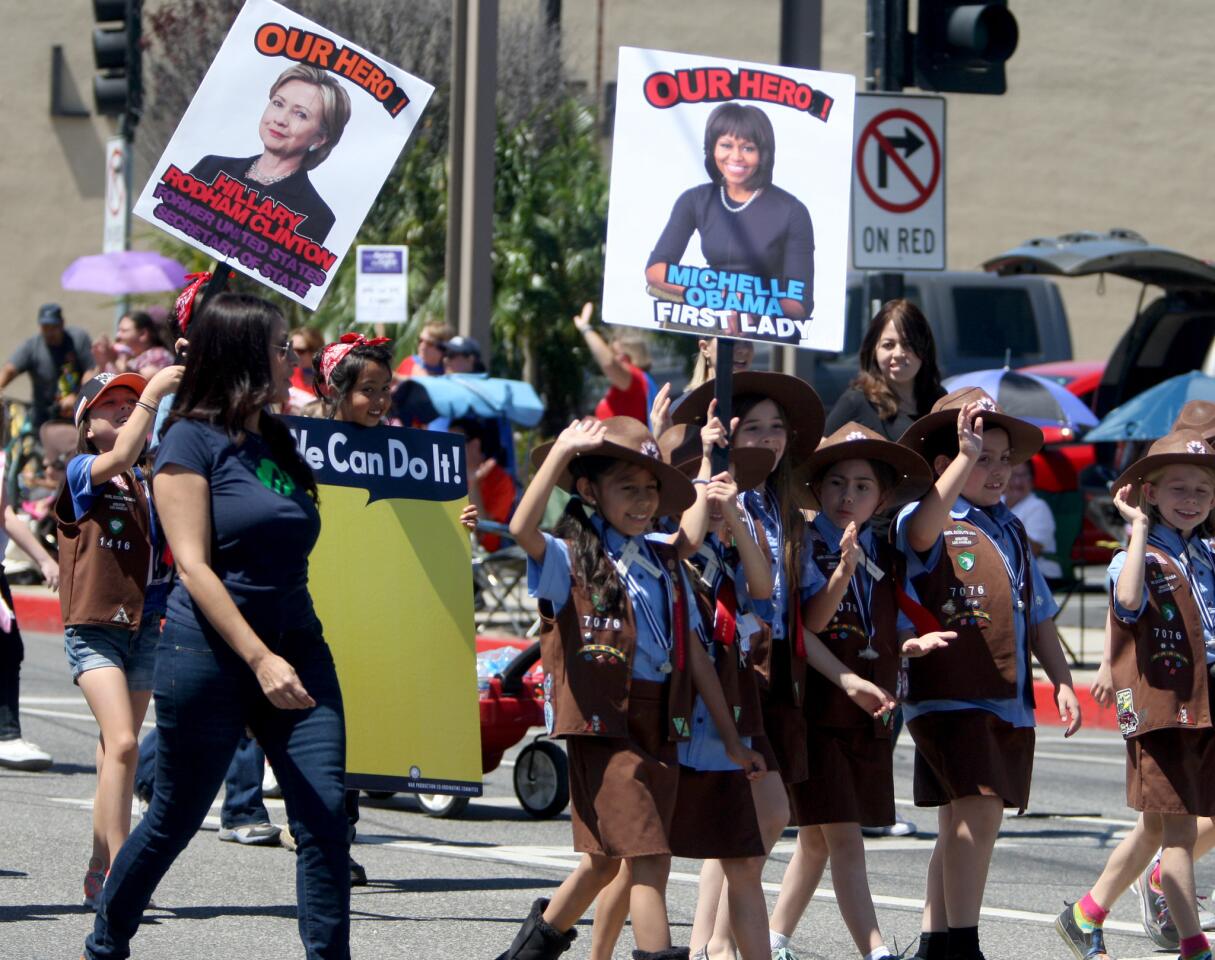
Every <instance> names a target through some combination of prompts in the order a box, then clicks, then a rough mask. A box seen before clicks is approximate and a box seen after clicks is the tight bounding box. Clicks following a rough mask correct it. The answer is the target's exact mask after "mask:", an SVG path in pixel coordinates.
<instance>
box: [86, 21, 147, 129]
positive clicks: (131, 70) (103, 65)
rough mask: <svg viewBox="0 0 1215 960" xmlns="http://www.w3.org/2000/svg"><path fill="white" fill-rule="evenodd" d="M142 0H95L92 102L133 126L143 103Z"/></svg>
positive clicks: (111, 115) (99, 109)
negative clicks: (94, 70) (95, 69)
mask: <svg viewBox="0 0 1215 960" xmlns="http://www.w3.org/2000/svg"><path fill="white" fill-rule="evenodd" d="M141 5H142V4H141V0H93V19H94V20H95V21H96V22H97V25H96V26H94V27H93V63H94V65H95V66H96V67H97V69H98V70H99V71H100V72H99V73H98V74H96V75H95V76H94V77H93V103H94V105H95V106H96V108H97V112H98V113H100V114H102V115H103V116H108V117H125V118H126V122H127V123H128V124H129V125H131V126H134V125H135V123H137V122H138V120H139V111H140V108H141V106H142V103H143V76H142V61H143V56H142V50H141V47H140V35H141V33H142V30H141V24H140V13H141V11H140V7H141Z"/></svg>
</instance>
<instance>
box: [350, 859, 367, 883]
mask: <svg viewBox="0 0 1215 960" xmlns="http://www.w3.org/2000/svg"><path fill="white" fill-rule="evenodd" d="M350 885H351V886H352V887H365V886H367V869H366V868H365V867H364V866H363V865H362V864H361V863H359V862H358V861H357V860H355V859H354V857H351V858H350Z"/></svg>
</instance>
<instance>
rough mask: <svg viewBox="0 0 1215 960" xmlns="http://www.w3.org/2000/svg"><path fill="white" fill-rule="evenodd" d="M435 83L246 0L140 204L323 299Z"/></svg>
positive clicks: (186, 236) (151, 217) (217, 253)
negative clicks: (430, 83)
mask: <svg viewBox="0 0 1215 960" xmlns="http://www.w3.org/2000/svg"><path fill="white" fill-rule="evenodd" d="M432 92H433V88H432V87H431V86H430V85H429V84H427V83H424V82H423V81H421V80H419V79H418V78H417V77H413V76H410V75H409V74H408V73H405V72H404V71H403V70H400V69H398V68H397V67H394V66H392V65H391V64H388V63H385V62H384V61H383V60H380V59H378V58H377V57H375V56H373V55H372V54H370V53H368V52H367V51H366V50H364V49H362V48H361V47H358V46H356V45H354V44H353V43H350V42H349V41H348V40H346V39H345V38H343V37H339V36H338V35H336V34H334V33H332V32H330V31H328V30H326V29H325V28H324V27H321V26H319V25H318V24H315V23H313V22H312V21H311V20H308V19H306V18H304V17H301V16H300V15H299V14H297V13H293V12H292V11H290V10H288V9H287V8H286V7H283V6H280V5H279V4H277V3H273V2H272V0H248V2H246V4H245V6H244V8H243V9H242V10H241V12H240V15H239V16H237V18H236V21H235V22H234V23H233V24H232V29H231V30H230V31H229V32H228V36H227V38H226V39H225V40H224V43H223V46H221V47H220V48H219V53H218V54H217V55H216V57H215V60H214V62H212V64H211V67H210V69H209V70H208V71H207V75H206V76H205V77H204V78H203V82H202V84H201V86H199V88H198V92H197V93H196V94H195V95H194V99H193V100H192V101H190V106H189V107H188V108H187V110H186V113H185V116H183V117H182V118H181V122H180V123H179V124H178V127H177V130H176V131H174V133H173V137H172V139H171V140H169V144H168V146H167V147H166V148H165V152H164V155H163V156H162V157H161V158H160V161H159V162H158V163H157V164H156V167H155V168H154V170H153V173H152V178H151V179H150V180H149V181H148V184H147V186H145V187H144V189H143V193H142V194H141V196H140V198H139V202H138V203H137V204H136V206H135V213H136V214H137V215H138V216H140V217H143V219H145V220H147V221H149V222H150V223H153V224H155V225H156V226H157V227H160V228H161V229H162V230H164V231H166V232H167V233H170V234H172V235H173V236H175V237H177V238H178V239H179V240H184V241H185V242H186V243H189V244H191V245H192V246H195V247H197V248H198V249H200V250H202V251H204V252H205V253H207V254H209V255H211V256H212V257H214V258H215V259H216V260H219V261H221V262H224V263H227V264H229V265H230V266H232V267H234V268H235V269H237V270H240V271H242V272H243V273H247V274H248V275H249V276H251V277H253V278H254V279H256V280H259V281H261V282H262V283H264V284H266V286H268V287H270V288H272V289H273V290H276V291H277V292H279V293H282V294H284V295H286V296H288V297H291V298H292V299H293V300H297V301H299V302H300V303H302V304H303V305H304V306H306V307H308V308H309V309H315V308H316V306H317V304H319V303H320V302H321V298H322V297H323V296H324V295H325V290H326V289H327V288H328V286H329V283H330V281H332V279H333V276H334V273H335V272H336V271H337V268H338V265H339V264H340V263H341V262H342V257H344V256H345V255H346V251H347V250H348V249H349V247H350V244H351V243H352V242H353V240H354V237H355V234H356V233H358V229H359V227H360V226H361V225H362V223H363V220H364V219H365V218H366V216H367V211H368V210H369V209H370V208H371V204H372V203H373V202H374V201H375V198H376V194H378V193H379V191H380V187H381V185H383V183H384V180H385V178H386V177H387V176H388V173H389V171H390V170H391V169H392V166H393V164H394V163H395V162H396V159H397V157H398V156H399V155H400V153H401V150H402V149H403V148H404V146H405V142H406V141H407V140H408V139H409V134H410V132H411V131H412V130H413V128H414V125H415V124H416V123H417V122H418V118H419V117H420V116H421V114H422V110H423V108H424V107H425V106H426V102H427V101H428V100H429V99H430V95H431V93H432Z"/></svg>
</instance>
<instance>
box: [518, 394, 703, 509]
mask: <svg viewBox="0 0 1215 960" xmlns="http://www.w3.org/2000/svg"><path fill="white" fill-rule="evenodd" d="M603 425H604V426H605V427H606V428H607V436H606V437H605V438H604V440H603V443H602V444H600V445H599V446H598V447H596V448H595V449H593V450H586V451H583V452H582V453H581V454H579V456H584V457H607V458H609V459H611V460H624V461H625V462H627V463H635V464H637V465H638V466H641V467H645V469H647V470H649V471H650V472H651V473H652V474H654V476H656V477H657V478H658V516H669V515H671V514H675V513H682V512H683V511H684V510H686V509H688V507H690V506H692V504H693V503H695V502H696V490H695V489H694V488H693V487H692V481H690V480H689V479H688V478H687V477H685V476H684V475H683V474H682V473H680V472H679V471H678V470H676V469H675V468H674V467H672V466H671V465H670V464H669V463H667V462H666V461H664V460H663V459H662V451H661V450H659V449H658V443H657V441H656V440H655V439H654V435H653V434H651V433H650V431H649V430H648V429H647V428H646V425H645V424H644V423H642V422H641V421H640V420H637V419H636V418H634V417H608V418H607V419H606V420H604V421H603ZM554 443H556V441H555V440H549V441H548V442H546V443H542V444H540V446H538V447H536V449H534V450H533V451H532V456H531V460H532V467H533V468H536V467H539V466H540V464H542V463H543V462H544V461H545V458H547V457H548V455H549V453H551V452H552V449H553V444H554ZM557 486H559V487H560V488H561V489H562V490H571V489H572V488H573V486H574V478H573V476H572V475H571V474H570V471H569V468H568V467H567V468H566V470H565V471H564V472H563V473H562V474H561V476H559V477H558V478H557Z"/></svg>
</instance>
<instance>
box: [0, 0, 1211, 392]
mask: <svg viewBox="0 0 1215 960" xmlns="http://www.w3.org/2000/svg"><path fill="white" fill-rule="evenodd" d="M168 2H171V0H168ZM403 2H404V0H403ZM823 5H824V11H825V12H824V31H823V33H824V36H823V66H824V68H825V69H830V70H841V71H847V72H851V73H854V74H856V75H857V76H858V78H861V79H862V80H863V77H862V73H863V64H864V46H863V33H864V25H865V3H864V0H823ZM597 6H598V4H597V2H596V0H565V3H564V4H563V7H564V11H563V14H564V32H563V35H564V44H565V51H566V57H567V61H568V63H569V65H570V67H571V70H572V71H573V72H574V74H575V75H576V76H578V77H580V78H581V79H583V80H584V81H585V82H587V83H588V84H589V83H591V82H592V79H593V77H594V75H595V63H596V56H597V43H596V40H597V32H596V17H595V13H596V9H597ZM1011 6H1012V10H1013V11H1014V12H1015V14H1016V16H1017V20H1018V22H1019V24H1020V27H1021V44H1020V47H1019V49H1018V51H1017V53H1016V54H1015V55H1014V57H1013V59H1012V60H1011V61H1010V62H1009V65H1008V78H1009V88H1010V93H1009V94H1007V95H1005V96H1003V97H980V96H962V95H949V97H948V100H949V106H948V116H949V133H948V139H947V151H948V160H947V189H948V218H949V222H948V231H949V239H948V257H949V266H950V267H951V268H955V269H972V268H975V267H976V266H977V265H978V264H979V263H980V262H981V261H982V260H983V259H985V258H986V257H989V256H992V255H994V254H996V253H999V252H1000V251H1002V250H1005V249H1007V248H1008V247H1010V246H1013V245H1015V244H1017V243H1020V242H1021V241H1022V240H1025V239H1027V238H1029V237H1033V236H1041V235H1054V234H1058V233H1062V232H1065V231H1070V230H1078V229H1096V230H1104V229H1107V228H1109V227H1115V226H1118V227H1130V228H1132V229H1135V230H1138V231H1139V232H1140V233H1142V234H1143V235H1144V236H1146V237H1147V238H1149V239H1150V240H1152V241H1154V242H1157V243H1161V244H1164V245H1167V246H1172V247H1176V248H1178V249H1181V250H1184V251H1186V252H1188V253H1192V254H1195V255H1199V256H1201V255H1203V254H1204V253H1210V252H1213V248H1215V243H1213V242H1212V227H1211V210H1210V207H1211V200H1210V198H1211V190H1210V187H1209V184H1208V178H1207V176H1206V172H1207V171H1206V167H1207V166H1208V165H1209V163H1210V160H1211V157H1212V155H1213V153H1215V125H1213V124H1212V114H1213V113H1215V111H1213V110H1212V108H1211V107H1210V106H1209V105H1208V104H1209V99H1210V97H1209V94H1208V92H1207V87H1206V81H1207V80H1208V74H1209V70H1208V66H1209V64H1210V62H1211V53H1210V49H1209V42H1210V38H1211V37H1212V36H1215V4H1212V3H1210V2H1209V0H1168V2H1163V0H1155V2H1146V3H1145V2H1143V0H1067V2H1059V0H1013V2H1012V5H1011ZM538 8H539V0H503V9H504V11H507V12H512V13H513V12H515V11H536V10H538ZM603 9H604V20H603V44H602V54H601V61H600V65H601V76H602V78H603V80H604V81H605V82H606V81H608V80H611V79H613V78H614V77H615V74H616V49H617V48H618V47H619V46H620V45H623V44H631V45H637V46H651V47H659V48H667V49H673V50H684V51H689V52H698V53H705V54H714V55H719V56H726V57H738V58H740V59H751V60H757V61H766V62H775V60H776V59H777V56H778V50H779V20H780V4H779V2H778V0H750V2H749V3H747V4H744V5H740V4H738V3H737V2H726V0H668V2H666V3H655V2H653V0H604V3H603ZM0 17H3V22H4V23H6V24H9V25H10V26H9V33H8V36H9V38H10V43H9V45H8V48H7V55H6V56H5V58H4V59H3V60H2V61H0V105H2V109H3V116H4V119H5V126H6V129H7V130H8V131H9V135H8V136H7V137H5V138H3V141H2V145H0V204H2V206H0V209H3V211H4V223H5V225H6V227H7V229H5V230H3V231H2V232H0V263H2V264H3V266H2V268H0V269H2V271H3V277H4V281H5V288H6V294H7V296H6V297H5V306H4V310H3V312H2V313H0V358H3V357H7V356H8V354H9V353H10V352H11V350H12V349H13V347H14V346H15V345H16V343H17V342H18V341H19V340H21V339H22V338H24V337H26V336H29V335H31V334H32V333H34V332H35V330H36V324H35V313H36V310H37V308H38V305H39V304H41V303H43V302H46V301H50V300H57V301H58V302H60V303H62V304H63V307H64V311H65V314H66V316H67V318H68V322H69V323H71V324H76V325H79V326H82V327H84V328H86V329H87V330H89V331H90V333H93V334H97V333H100V332H102V331H105V330H108V329H110V328H111V327H112V324H113V310H114V304H113V302H112V301H111V300H110V299H109V298H106V297H103V296H99V295H93V294H80V293H71V294H69V293H66V292H64V291H62V290H61V289H60V286H59V276H60V274H61V273H62V272H63V270H64V269H65V268H66V267H67V265H68V264H69V263H71V261H72V260H73V259H75V258H76V257H78V256H82V255H84V254H87V253H96V252H99V251H100V247H101V212H102V193H103V159H102V152H103V146H104V142H105V139H106V137H107V136H108V135H109V134H110V132H111V129H112V124H111V122H110V121H109V120H107V119H104V118H99V117H85V118H75V117H73V118H63V117H52V116H51V115H50V98H51V93H50V74H51V47H52V45H54V44H61V45H62V46H63V48H64V52H65V55H66V60H67V66H68V70H67V79H68V81H69V83H68V96H69V97H73V96H74V97H76V98H77V99H78V100H79V102H80V103H81V104H82V105H86V106H87V105H90V104H91V98H92V92H91V83H92V75H93V64H92V49H91V44H90V36H91V30H92V4H91V3H90V2H89V0H48V2H36V3H32V2H29V0H0ZM600 99H602V95H601V94H600ZM1060 288H1061V289H1062V291H1063V294H1064V297H1065V299H1066V301H1067V304H1068V309H1069V311H1070V313H1071V317H1072V338H1073V343H1074V345H1075V351H1076V355H1077V356H1078V357H1082V358H1103V357H1105V356H1106V355H1107V354H1108V352H1109V349H1110V347H1111V346H1112V345H1113V343H1114V342H1115V340H1116V339H1117V337H1118V335H1119V334H1120V333H1121V332H1122V331H1123V330H1124V329H1125V328H1126V325H1127V324H1128V323H1129V321H1130V319H1131V317H1132V315H1133V312H1134V307H1135V300H1136V298H1137V296H1138V293H1139V291H1138V287H1137V286H1134V285H1132V284H1130V283H1127V282H1125V281H1119V280H1117V279H1111V280H1109V281H1108V282H1107V283H1106V291H1105V295H1104V296H1103V297H1099V296H1098V295H1097V293H1096V290H1097V281H1096V280H1077V281H1073V282H1066V281H1065V282H1062V283H1061V284H1060ZM25 389H26V388H25V384H24V382H23V381H19V382H18V384H16V385H15V387H14V390H13V392H14V393H15V394H16V395H23V394H24V392H25Z"/></svg>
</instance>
